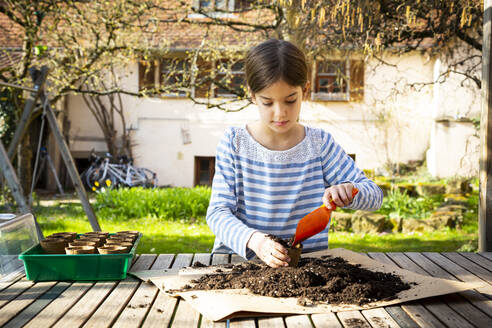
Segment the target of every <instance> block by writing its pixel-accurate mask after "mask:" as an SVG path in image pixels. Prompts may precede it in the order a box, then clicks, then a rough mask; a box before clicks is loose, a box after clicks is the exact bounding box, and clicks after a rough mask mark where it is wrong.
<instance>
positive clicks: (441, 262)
mask: <svg viewBox="0 0 492 328" xmlns="http://www.w3.org/2000/svg"><path fill="white" fill-rule="evenodd" d="M422 254H423V255H425V256H426V257H427V258H428V259H430V260H432V262H434V263H435V264H437V265H438V266H440V267H441V268H443V269H444V270H446V271H447V272H449V273H450V274H452V275H454V276H455V277H456V278H458V279H459V280H461V281H465V282H484V280H482V279H480V278H479V277H478V276H476V275H474V274H473V273H471V272H470V271H468V270H466V269H464V268H463V267H461V266H459V265H458V264H457V263H454V262H453V261H451V260H450V259H448V258H447V257H445V256H444V255H442V254H439V253H430V252H425V253H422ZM477 290H478V291H479V292H480V293H482V294H484V295H485V296H487V297H488V298H490V299H492V286H491V285H490V284H485V286H484V287H481V288H478V289H477Z"/></svg>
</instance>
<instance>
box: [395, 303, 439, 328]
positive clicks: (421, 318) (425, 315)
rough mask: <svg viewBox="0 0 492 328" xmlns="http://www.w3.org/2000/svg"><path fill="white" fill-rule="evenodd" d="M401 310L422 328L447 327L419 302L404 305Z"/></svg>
mask: <svg viewBox="0 0 492 328" xmlns="http://www.w3.org/2000/svg"><path fill="white" fill-rule="evenodd" d="M401 308H402V309H403V310H404V311H405V312H406V313H407V314H408V315H409V316H410V318H412V320H413V321H415V322H416V323H417V324H418V325H419V326H421V327H426V328H427V327H428V328H441V327H445V326H444V324H443V323H442V322H441V321H439V320H438V319H437V318H436V317H435V316H434V315H433V314H432V313H431V312H430V311H429V310H427V309H426V308H425V307H424V306H423V305H421V304H419V303H417V302H408V303H403V304H402V305H401Z"/></svg>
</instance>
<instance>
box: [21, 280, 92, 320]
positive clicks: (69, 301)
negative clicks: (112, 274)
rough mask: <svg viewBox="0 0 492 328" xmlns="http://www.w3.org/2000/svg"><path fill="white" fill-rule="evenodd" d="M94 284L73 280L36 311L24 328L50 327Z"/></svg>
mask: <svg viewBox="0 0 492 328" xmlns="http://www.w3.org/2000/svg"><path fill="white" fill-rule="evenodd" d="M93 285H94V282H75V283H73V284H71V285H70V287H68V288H67V289H65V290H64V291H63V292H62V293H61V294H60V295H59V296H58V297H57V298H56V299H55V300H53V302H51V303H50V304H49V305H48V306H46V307H45V308H44V309H43V310H42V311H41V312H40V313H38V314H37V315H36V316H35V317H34V318H32V319H31V321H30V322H29V323H28V324H27V325H25V326H24V328H37V327H51V326H52V325H53V324H54V323H55V322H56V321H57V320H58V319H59V318H60V317H61V316H62V315H63V314H64V313H65V312H67V310H68V309H70V308H71V307H72V306H73V305H74V304H75V303H77V302H78V300H79V299H80V298H81V297H82V296H83V295H84V294H85V293H86V292H87V291H88V290H89V289H90V288H91V287H92V286H93Z"/></svg>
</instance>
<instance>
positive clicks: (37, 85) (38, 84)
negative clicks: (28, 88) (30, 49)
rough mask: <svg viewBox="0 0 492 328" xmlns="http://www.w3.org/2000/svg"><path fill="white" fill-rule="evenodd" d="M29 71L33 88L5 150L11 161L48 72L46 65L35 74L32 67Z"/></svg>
mask: <svg viewBox="0 0 492 328" xmlns="http://www.w3.org/2000/svg"><path fill="white" fill-rule="evenodd" d="M29 72H30V73H31V76H32V77H33V80H34V90H33V91H32V92H31V93H30V95H29V98H27V100H26V104H25V105H24V111H23V112H22V116H21V119H20V121H19V123H18V125H17V129H15V133H14V137H13V138H12V142H10V145H9V149H8V151H7V154H8V155H9V158H10V160H11V161H12V160H13V159H14V157H15V154H16V151H15V150H16V149H17V145H19V142H20V141H21V139H22V137H23V136H24V134H25V133H26V130H27V127H28V124H27V122H28V121H29V118H30V117H31V113H32V110H33V109H34V106H35V105H36V102H37V101H38V98H39V95H40V94H41V91H42V90H43V86H44V82H45V81H46V75H47V74H48V68H47V67H46V66H43V67H42V68H41V71H40V73H39V74H35V73H34V72H35V70H33V68H30V69H29ZM38 72H39V71H38ZM35 75H36V76H35Z"/></svg>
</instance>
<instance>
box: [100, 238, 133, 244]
mask: <svg viewBox="0 0 492 328" xmlns="http://www.w3.org/2000/svg"><path fill="white" fill-rule="evenodd" d="M106 244H107V245H120V244H131V245H133V242H131V241H130V240H129V239H108V240H106Z"/></svg>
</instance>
